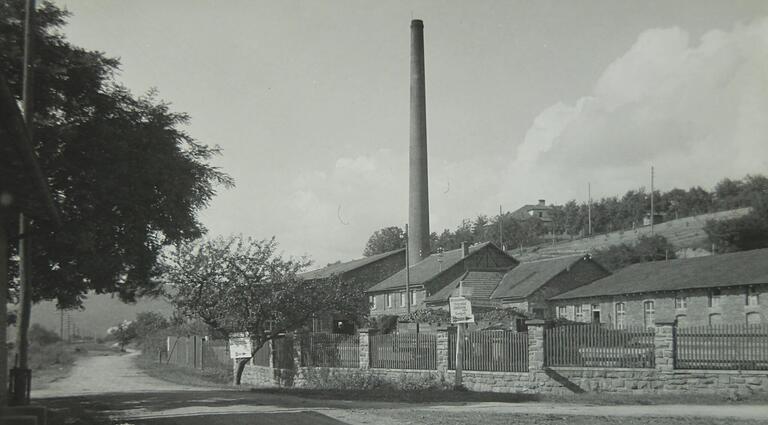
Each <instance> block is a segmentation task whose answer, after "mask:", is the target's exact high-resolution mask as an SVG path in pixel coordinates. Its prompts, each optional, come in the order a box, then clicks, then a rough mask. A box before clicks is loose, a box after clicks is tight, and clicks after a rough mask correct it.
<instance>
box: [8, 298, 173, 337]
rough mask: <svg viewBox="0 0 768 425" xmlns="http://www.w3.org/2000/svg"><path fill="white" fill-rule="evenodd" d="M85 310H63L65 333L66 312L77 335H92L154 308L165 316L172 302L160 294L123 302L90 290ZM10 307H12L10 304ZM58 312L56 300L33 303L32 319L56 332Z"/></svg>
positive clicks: (168, 312)
mask: <svg viewBox="0 0 768 425" xmlns="http://www.w3.org/2000/svg"><path fill="white" fill-rule="evenodd" d="M83 307H84V308H85V310H69V311H67V312H65V316H64V326H65V334H66V326H67V321H68V318H67V315H69V321H71V323H72V325H73V326H76V327H77V329H78V330H79V333H80V335H83V336H91V337H94V338H98V337H103V336H105V335H106V332H107V328H109V327H110V326H114V325H116V324H118V323H120V322H122V321H123V320H133V319H135V318H136V314H137V313H141V312H145V311H154V312H158V313H160V314H162V315H163V316H165V317H170V316H171V313H172V312H173V306H171V305H170V304H169V303H168V302H167V301H165V300H164V299H163V298H154V299H153V298H142V299H140V300H139V301H137V302H136V303H135V304H126V303H123V302H122V301H120V299H119V298H117V297H116V296H112V295H109V294H93V293H91V294H89V295H88V298H87V299H86V300H85V301H84V302H83ZM10 308H14V307H13V306H11V307H10ZM60 321H61V312H60V311H59V310H57V309H56V303H55V302H51V301H44V302H41V303H38V304H35V305H34V306H32V323H38V324H40V325H41V326H43V327H45V328H48V329H50V330H52V331H55V332H56V333H59V329H60ZM15 332H16V330H15V328H9V334H10V335H12V336H14V337H15Z"/></svg>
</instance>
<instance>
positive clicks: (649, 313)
mask: <svg viewBox="0 0 768 425" xmlns="http://www.w3.org/2000/svg"><path fill="white" fill-rule="evenodd" d="M655 316H656V306H655V304H654V302H653V301H646V302H644V303H643V320H644V321H645V328H646V329H648V328H652V327H654V326H656V318H655Z"/></svg>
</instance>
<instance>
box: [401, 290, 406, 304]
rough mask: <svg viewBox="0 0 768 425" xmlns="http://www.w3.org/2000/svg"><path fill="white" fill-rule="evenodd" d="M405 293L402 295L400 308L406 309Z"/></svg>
mask: <svg viewBox="0 0 768 425" xmlns="http://www.w3.org/2000/svg"><path fill="white" fill-rule="evenodd" d="M405 298H406V297H405V292H401V293H400V307H405Z"/></svg>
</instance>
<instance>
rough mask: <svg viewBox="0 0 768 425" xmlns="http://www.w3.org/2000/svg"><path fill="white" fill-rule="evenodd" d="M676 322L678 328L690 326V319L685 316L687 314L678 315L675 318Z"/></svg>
mask: <svg viewBox="0 0 768 425" xmlns="http://www.w3.org/2000/svg"><path fill="white" fill-rule="evenodd" d="M675 321H676V322H677V326H678V327H684V326H685V325H687V324H688V318H687V317H686V316H685V314H678V315H677V316H675Z"/></svg>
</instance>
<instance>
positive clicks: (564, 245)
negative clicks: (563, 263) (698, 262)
mask: <svg viewBox="0 0 768 425" xmlns="http://www.w3.org/2000/svg"><path fill="white" fill-rule="evenodd" d="M749 210H750V209H749V208H739V209H734V210H728V211H719V212H714V213H709V214H700V215H696V216H692V217H685V218H680V219H677V220H670V221H667V222H664V223H660V224H657V225H655V226H654V233H655V234H657V235H661V236H664V237H665V238H667V240H668V241H669V242H670V243H672V245H674V246H675V247H676V248H677V250H678V252H681V256H683V255H685V253H682V252H683V251H686V250H687V251H686V252H687V253H691V252H693V253H694V254H693V255H696V254H695V252H697V251H698V252H701V250H707V251H709V250H711V247H710V243H709V240H708V238H707V234H706V232H704V225H705V224H706V223H707V221H708V220H728V219H732V218H737V217H741V216H744V215H746V214H747V213H748V212H749ZM650 234H651V226H642V227H638V228H636V229H634V230H619V231H616V232H609V233H603V234H599V235H593V236H590V237H587V238H581V239H575V240H571V241H564V242H563V241H561V242H556V243H554V244H542V245H537V246H533V247H528V248H523V249H522V251H521V250H512V251H509V253H510V254H512V255H513V256H514V257H515V258H517V259H519V260H522V261H533V260H539V259H544V258H553V257H560V256H563V255H571V254H578V253H584V252H591V251H594V250H597V249H603V248H607V247H609V246H612V245H618V244H623V243H626V244H634V243H636V242H637V239H638V238H639V237H640V236H643V235H644V236H650ZM699 255H700V254H699Z"/></svg>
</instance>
